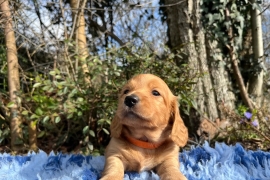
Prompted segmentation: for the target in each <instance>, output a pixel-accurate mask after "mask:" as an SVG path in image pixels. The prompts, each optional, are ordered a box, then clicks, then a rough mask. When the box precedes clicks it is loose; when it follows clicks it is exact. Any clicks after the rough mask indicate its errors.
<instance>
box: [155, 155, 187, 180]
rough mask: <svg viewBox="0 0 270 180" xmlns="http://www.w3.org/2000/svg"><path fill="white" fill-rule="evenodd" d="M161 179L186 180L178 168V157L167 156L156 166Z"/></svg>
mask: <svg viewBox="0 0 270 180" xmlns="http://www.w3.org/2000/svg"><path fill="white" fill-rule="evenodd" d="M156 171H157V174H158V175H159V177H160V179H161V180H187V178H186V177H185V176H184V175H183V174H182V173H181V172H180V170H179V161H178V158H168V159H166V160H165V161H164V162H163V163H161V164H160V165H159V166H157V167H156Z"/></svg>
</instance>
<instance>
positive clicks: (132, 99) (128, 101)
mask: <svg viewBox="0 0 270 180" xmlns="http://www.w3.org/2000/svg"><path fill="white" fill-rule="evenodd" d="M139 101H140V99H139V97H138V96H136V95H134V94H131V95H129V96H127V97H126V98H125V105H127V106H128V107H133V106H135V105H136V104H137V103H138V102H139Z"/></svg>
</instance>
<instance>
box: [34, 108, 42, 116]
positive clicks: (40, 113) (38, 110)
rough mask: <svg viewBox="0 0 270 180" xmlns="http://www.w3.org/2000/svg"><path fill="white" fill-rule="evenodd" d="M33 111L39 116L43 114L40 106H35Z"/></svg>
mask: <svg viewBox="0 0 270 180" xmlns="http://www.w3.org/2000/svg"><path fill="white" fill-rule="evenodd" d="M35 113H36V114H37V115H38V116H41V115H42V114H43V111H42V110H41V109H40V108H37V109H36V110H35Z"/></svg>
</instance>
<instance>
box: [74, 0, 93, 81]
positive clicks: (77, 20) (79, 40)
mask: <svg viewBox="0 0 270 180" xmlns="http://www.w3.org/2000/svg"><path fill="white" fill-rule="evenodd" d="M85 3H86V0H82V1H80V0H71V1H70V6H71V9H72V19H73V28H74V30H75V31H74V33H75V34H74V37H75V41H76V44H77V46H78V55H79V64H80V66H81V68H82V71H83V76H84V80H85V82H86V83H87V84H88V85H90V84H91V81H90V76H89V69H88V66H87V60H86V58H87V57H88V56H89V53H88V47H87V42H86V34H85V19H84V8H85Z"/></svg>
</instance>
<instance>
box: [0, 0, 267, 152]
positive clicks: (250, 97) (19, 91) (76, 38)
mask: <svg viewBox="0 0 270 180" xmlns="http://www.w3.org/2000/svg"><path fill="white" fill-rule="evenodd" d="M0 5H1V11H0V17H1V18H0V24H1V26H0V32H1V33H0V67H1V68H0V143H1V146H0V151H1V152H4V151H6V152H10V151H11V152H14V153H23V152H27V151H29V150H37V149H42V150H45V151H46V152H50V151H51V150H55V151H63V152H78V153H84V154H96V155H98V154H103V152H104V147H105V146H106V145H107V143H108V141H109V139H110V137H109V125H110V123H111V119H112V117H113V115H114V112H115V110H116V105H117V95H118V91H119V89H120V87H121V86H122V85H123V84H124V83H125V82H126V80H127V79H129V78H130V77H132V76H133V75H135V74H138V73H153V74H156V75H158V76H160V77H161V78H163V79H164V80H165V81H166V82H167V84H168V85H169V87H170V88H171V89H172V91H173V92H174V94H175V95H177V96H178V97H179V104H180V109H181V115H182V117H183V119H184V121H185V124H186V125H187V127H188V128H189V136H190V141H189V144H200V143H202V139H203V138H202V137H200V136H198V134H197V133H196V132H197V130H198V128H200V127H199V125H200V123H201V122H202V121H203V120H207V122H209V123H210V124H211V123H212V124H213V125H214V128H215V129H216V130H217V132H220V131H222V134H223V135H222V137H220V136H219V137H218V136H215V138H213V139H214V140H216V138H219V140H221V141H226V142H227V143H229V144H230V143H235V142H243V143H245V144H246V145H251V146H247V147H250V148H261V149H268V148H269V144H270V139H269V138H268V137H269V135H270V126H269V125H268V124H269V118H270V117H269V99H270V96H269V93H270V78H269V70H270V61H269V57H268V54H269V50H270V48H269V46H270V39H269V38H270V34H269V32H270V23H269V22H270V21H269V19H270V14H269V11H268V9H269V6H270V3H269V2H268V1H263V2H262V1H257V0H215V1H213V0H181V1H179V0H166V1H165V0H160V1H159V0H151V1H143V0H0ZM220 121H221V122H227V124H228V125H227V126H226V128H224V129H222V128H220V127H219V122H220ZM206 133H207V132H206ZM206 135H207V134H206ZM209 140H210V139H209ZM188 147H189V146H188Z"/></svg>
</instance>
